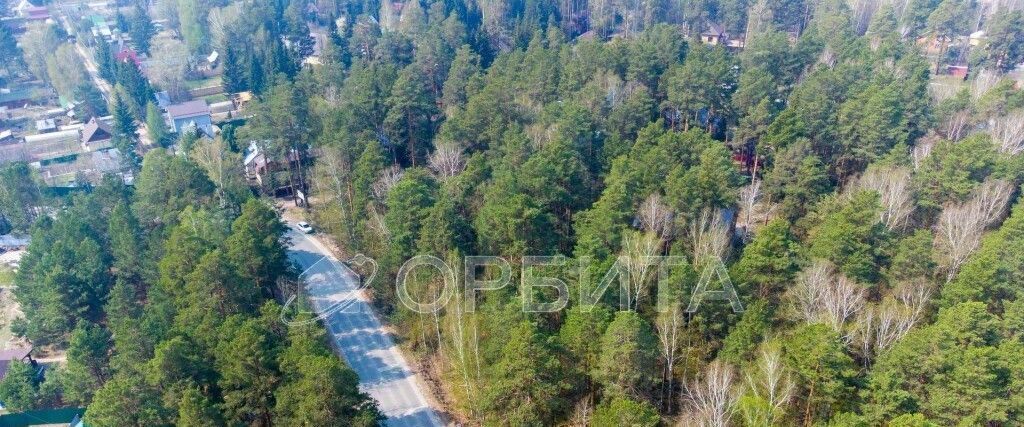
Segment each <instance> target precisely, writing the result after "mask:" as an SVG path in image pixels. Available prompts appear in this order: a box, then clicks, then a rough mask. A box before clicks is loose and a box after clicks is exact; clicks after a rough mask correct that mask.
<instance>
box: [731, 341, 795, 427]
mask: <svg viewBox="0 0 1024 427" xmlns="http://www.w3.org/2000/svg"><path fill="white" fill-rule="evenodd" d="M795 389H796V383H795V382H794V381H793V378H792V376H790V374H789V373H788V372H786V367H785V365H783V363H782V357H781V352H780V351H779V349H778V348H776V347H775V346H768V347H765V348H762V349H761V352H760V357H759V358H758V360H757V366H756V371H755V373H754V374H753V375H751V374H747V392H748V393H750V394H752V395H754V396H755V397H758V398H760V399H761V400H762V401H764V402H765V404H766V406H764V407H762V408H755V410H754V411H750V412H748V411H747V410H746V409H744V414H743V417H744V421H745V425H752V426H753V425H777V424H778V423H779V422H781V419H782V417H784V416H785V411H786V406H787V405H788V404H789V401H790V400H791V399H792V398H793V391H794V390H795Z"/></svg>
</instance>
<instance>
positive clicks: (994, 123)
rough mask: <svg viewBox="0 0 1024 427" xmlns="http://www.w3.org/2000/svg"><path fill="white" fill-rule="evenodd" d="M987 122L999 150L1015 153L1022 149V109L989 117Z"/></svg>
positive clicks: (1023, 123)
mask: <svg viewBox="0 0 1024 427" xmlns="http://www.w3.org/2000/svg"><path fill="white" fill-rule="evenodd" d="M988 123H989V125H988V127H989V131H991V133H992V138H993V139H994V140H995V141H996V143H998V144H999V151H1000V152H1002V153H1005V154H1009V155H1017V154H1020V153H1021V152H1022V151H1024V110H1018V111H1015V112H1013V113H1010V114H1007V115H1005V116H1003V117H998V118H994V119H989V121H988Z"/></svg>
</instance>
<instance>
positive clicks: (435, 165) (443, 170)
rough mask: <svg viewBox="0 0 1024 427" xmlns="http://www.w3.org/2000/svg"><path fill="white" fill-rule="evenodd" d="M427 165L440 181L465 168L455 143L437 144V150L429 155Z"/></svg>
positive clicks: (460, 152)
mask: <svg viewBox="0 0 1024 427" xmlns="http://www.w3.org/2000/svg"><path fill="white" fill-rule="evenodd" d="M427 165H428V166H429V167H430V169H431V170H433V171H434V173H435V174H437V176H438V177H440V178H441V179H442V180H445V179H448V178H452V177H454V176H456V175H458V174H460V173H462V170H463V169H464V168H465V167H466V162H465V160H464V159H463V157H462V149H461V148H459V147H458V146H457V145H455V143H451V142H447V143H441V144H438V146H437V149H436V150H434V152H433V153H431V154H430V158H428V159H427Z"/></svg>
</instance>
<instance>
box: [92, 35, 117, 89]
mask: <svg viewBox="0 0 1024 427" xmlns="http://www.w3.org/2000/svg"><path fill="white" fill-rule="evenodd" d="M96 65H97V67H98V68H99V71H100V77H103V79H104V80H106V81H107V82H110V83H114V82H115V79H116V78H117V77H116V69H117V66H116V63H115V61H114V53H113V52H111V51H110V44H109V43H107V40H106V39H104V38H103V37H100V38H99V40H98V41H97V42H96Z"/></svg>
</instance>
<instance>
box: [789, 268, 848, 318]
mask: <svg viewBox="0 0 1024 427" xmlns="http://www.w3.org/2000/svg"><path fill="white" fill-rule="evenodd" d="M792 292H793V300H794V303H795V305H796V308H797V311H798V313H799V315H800V316H801V317H802V318H803V319H804V320H806V321H807V322H810V323H824V324H827V325H829V326H831V327H832V328H833V329H835V330H836V331H837V332H840V333H843V332H844V326H845V324H846V322H847V321H848V320H850V319H851V318H853V316H854V315H855V314H857V313H858V312H859V311H860V310H861V309H862V308H863V307H864V288H863V287H862V286H861V285H859V284H858V283H856V282H854V281H853V280H850V279H849V278H847V277H846V276H843V275H842V274H838V273H836V272H835V269H834V268H833V267H832V264H830V263H828V262H826V261H820V260H819V261H815V263H814V264H813V265H811V267H809V268H808V269H806V270H804V271H803V272H801V273H800V275H799V277H798V278H797V283H796V286H795V287H794V288H793V291H792Z"/></svg>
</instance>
